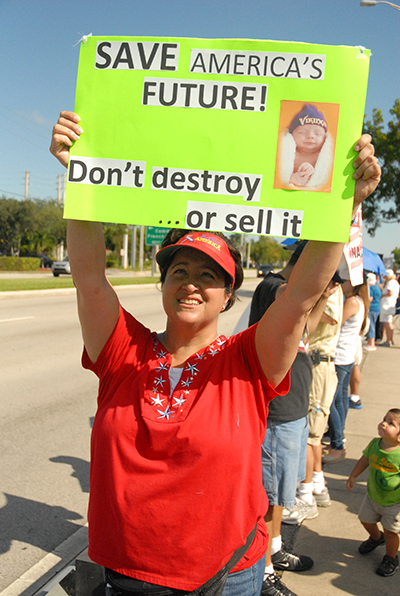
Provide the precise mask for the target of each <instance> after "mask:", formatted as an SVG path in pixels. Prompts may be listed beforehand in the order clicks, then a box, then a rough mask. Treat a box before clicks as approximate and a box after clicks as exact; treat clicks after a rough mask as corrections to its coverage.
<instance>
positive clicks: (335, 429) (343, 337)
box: [322, 281, 369, 464]
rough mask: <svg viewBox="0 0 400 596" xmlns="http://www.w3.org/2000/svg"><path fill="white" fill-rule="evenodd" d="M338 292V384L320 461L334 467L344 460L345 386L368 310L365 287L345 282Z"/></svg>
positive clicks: (347, 387)
mask: <svg viewBox="0 0 400 596" xmlns="http://www.w3.org/2000/svg"><path fill="white" fill-rule="evenodd" d="M342 289H343V293H344V295H345V297H346V300H345V303H344V305H343V319H342V327H341V330H340V335H339V340H338V344H337V348H336V356H335V368H336V375H337V378H338V384H337V388H336V392H335V396H334V398H333V402H332V404H331V409H330V414H329V435H330V438H331V449H330V452H329V454H328V455H326V456H325V457H323V459H322V461H323V463H325V464H335V463H338V462H339V461H342V460H343V459H344V458H345V450H344V445H343V433H344V424H345V420H346V416H347V411H348V407H349V397H348V394H349V383H350V377H351V372H352V370H353V366H354V361H355V358H356V351H357V338H358V336H359V335H360V333H362V332H363V331H364V329H365V327H366V323H367V318H368V310H369V296H368V288H367V284H366V283H363V284H361V285H359V286H354V287H353V286H352V285H351V283H350V282H349V281H345V282H344V284H343V286H342Z"/></svg>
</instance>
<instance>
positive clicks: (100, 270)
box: [50, 111, 119, 362]
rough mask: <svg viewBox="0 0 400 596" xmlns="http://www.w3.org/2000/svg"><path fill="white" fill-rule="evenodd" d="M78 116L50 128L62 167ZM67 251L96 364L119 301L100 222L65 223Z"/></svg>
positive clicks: (65, 115)
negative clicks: (111, 281) (110, 277)
mask: <svg viewBox="0 0 400 596" xmlns="http://www.w3.org/2000/svg"><path fill="white" fill-rule="evenodd" d="M78 122H79V116H77V114H74V113H73V112H66V111H65V112H61V114H60V118H59V120H58V122H57V124H56V125H55V126H54V128H53V137H52V142H51V145H50V152H51V153H52V154H53V155H54V156H55V157H56V158H57V159H58V161H59V162H60V163H61V164H62V165H63V166H65V167H67V166H68V159H69V148H70V147H71V146H72V144H73V141H76V140H78V139H79V136H80V134H82V132H83V131H82V129H81V128H80V126H79V125H78ZM67 248H68V257H69V262H70V265H71V273H72V278H73V280H74V284H75V287H76V289H77V297H78V313H79V320H80V323H81V327H82V336H83V341H84V344H85V347H86V350H87V353H88V355H89V358H90V359H91V360H92V362H96V360H97V358H98V357H99V355H100V352H101V350H102V349H103V347H104V345H105V343H106V341H107V339H108V338H109V336H110V335H111V333H112V331H113V329H114V327H115V325H116V323H117V321H118V316H119V301H118V297H117V295H116V293H115V292H114V290H113V288H112V286H111V285H110V284H109V282H108V280H107V278H106V275H105V268H106V251H105V245H104V237H103V229H102V225H101V223H98V222H89V221H75V220H69V221H68V228H67Z"/></svg>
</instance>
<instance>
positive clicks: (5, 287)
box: [0, 277, 158, 292]
mask: <svg viewBox="0 0 400 596" xmlns="http://www.w3.org/2000/svg"><path fill="white" fill-rule="evenodd" d="M109 281H110V283H111V285H113V286H125V285H126V286H127V285H137V284H151V283H153V284H154V283H156V282H157V281H158V278H157V277H110V278H109ZM73 287H74V284H73V283H72V278H71V277H53V278H50V279H23V278H19V279H0V292H17V291H21V290H22V291H26V290H53V289H57V288H73Z"/></svg>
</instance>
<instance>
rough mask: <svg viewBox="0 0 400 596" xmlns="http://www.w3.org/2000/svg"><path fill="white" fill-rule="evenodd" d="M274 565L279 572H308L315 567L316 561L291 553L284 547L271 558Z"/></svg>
mask: <svg viewBox="0 0 400 596" xmlns="http://www.w3.org/2000/svg"><path fill="white" fill-rule="evenodd" d="M271 559H272V565H273V566H274V569H277V570H278V571H307V570H308V569H311V567H312V566H313V565H314V561H313V560H312V559H311V558H310V557H306V556H305V555H295V554H294V553H289V552H287V551H286V550H285V548H284V547H282V548H281V550H279V551H278V552H277V553H275V554H274V555H272V556H271Z"/></svg>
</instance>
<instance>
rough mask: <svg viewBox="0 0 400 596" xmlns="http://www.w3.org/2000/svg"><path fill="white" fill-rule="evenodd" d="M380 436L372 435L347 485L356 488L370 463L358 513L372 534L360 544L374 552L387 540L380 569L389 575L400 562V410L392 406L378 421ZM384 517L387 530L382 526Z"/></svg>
mask: <svg viewBox="0 0 400 596" xmlns="http://www.w3.org/2000/svg"><path fill="white" fill-rule="evenodd" d="M378 433H379V437H380V438H376V439H372V441H371V442H370V443H369V445H368V446H367V447H366V449H364V451H363V455H362V457H360V459H359V460H358V462H357V463H356V465H355V466H354V469H353V471H352V472H351V474H350V476H349V478H348V480H347V488H348V490H349V491H352V490H353V486H354V482H355V480H356V478H357V476H359V475H360V474H361V473H362V472H363V471H364V470H366V469H367V468H368V467H369V475H368V482H367V495H365V498H364V501H363V503H362V505H361V508H360V512H359V514H358V516H359V519H360V521H361V523H362V525H363V526H364V528H365V529H366V530H367V532H368V534H369V538H368V540H365V541H364V542H362V543H361V544H360V546H359V548H358V550H359V552H360V554H362V555H366V554H368V553H370V552H372V551H373V550H374V549H375V548H376V547H377V546H379V545H380V544H384V543H385V544H386V555H385V556H384V557H383V559H382V562H381V564H380V565H379V567H378V568H377V570H376V573H377V574H378V575H382V576H384V577H388V576H390V575H393V574H394V573H396V571H397V568H398V566H399V558H398V555H397V551H398V549H399V533H400V410H399V409H397V408H393V409H391V410H389V411H388V412H387V414H386V416H385V417H384V419H383V420H382V422H380V423H379V424H378ZM378 521H380V522H381V524H382V526H383V530H384V532H381V531H380V529H379V528H378V525H377V522H378Z"/></svg>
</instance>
